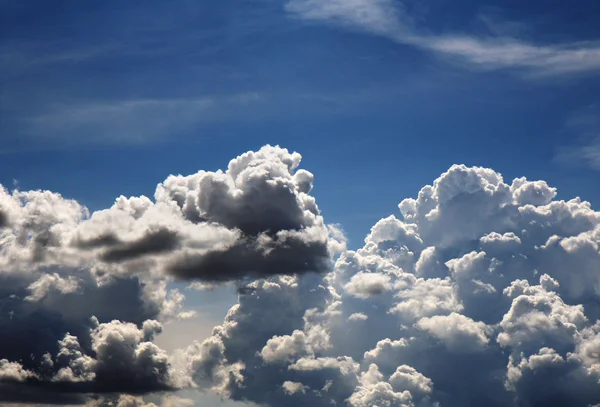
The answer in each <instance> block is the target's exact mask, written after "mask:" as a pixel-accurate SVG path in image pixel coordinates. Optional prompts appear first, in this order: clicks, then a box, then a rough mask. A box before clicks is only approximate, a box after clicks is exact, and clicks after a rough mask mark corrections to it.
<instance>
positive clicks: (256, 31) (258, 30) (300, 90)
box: [0, 0, 600, 246]
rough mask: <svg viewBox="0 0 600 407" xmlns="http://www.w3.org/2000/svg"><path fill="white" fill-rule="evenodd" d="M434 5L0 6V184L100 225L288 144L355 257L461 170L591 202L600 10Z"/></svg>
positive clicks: (361, 0) (556, 5) (585, 5)
mask: <svg viewBox="0 0 600 407" xmlns="http://www.w3.org/2000/svg"><path fill="white" fill-rule="evenodd" d="M421 3H422V2H416V1H406V2H404V3H403V4H401V3H399V2H394V1H387V0H386V1H384V0H378V1H367V0H352V1H341V0H338V1H332V2H329V3H328V2H322V1H292V2H288V3H286V2H282V1H268V0H264V1H237V2H232V1H223V2H197V1H171V2H160V1H150V2H127V3H126V4H125V3H123V2H111V1H107V2H103V3H102V4H101V5H91V4H86V3H81V2H75V1H61V2H52V3H48V2H27V4H26V5H25V3H22V2H15V1H4V2H2V8H3V12H2V17H1V18H2V26H3V27H4V34H5V35H4V36H3V41H2V45H1V47H2V64H1V65H0V69H1V71H2V72H1V73H2V79H1V83H0V85H1V88H2V98H1V99H0V101H1V102H0V103H1V105H0V109H1V110H0V114H1V118H2V122H1V126H2V127H1V134H2V145H1V150H2V151H1V154H2V163H1V164H0V165H1V166H2V168H1V174H2V176H1V179H0V181H2V183H3V184H5V185H11V183H12V182H13V179H15V180H17V181H18V182H19V185H21V187H22V188H24V189H29V188H49V189H52V190H56V191H60V192H62V193H63V194H65V195H67V196H70V197H74V198H77V199H79V200H81V201H82V202H84V203H86V204H88V205H89V206H90V207H91V208H100V207H104V206H106V205H107V204H109V203H110V202H111V201H112V200H113V199H114V197H115V196H118V195H120V194H124V195H136V194H142V193H145V194H151V193H152V191H153V189H154V186H155V184H156V183H157V182H159V181H161V180H162V179H164V178H165V176H166V175H168V174H170V173H183V174H187V173H192V172H195V171H196V170H198V169H216V168H223V167H224V166H225V165H226V163H227V161H228V160H229V159H230V158H232V157H234V156H235V155H237V154H239V153H241V152H243V151H246V150H248V149H256V148H259V147H260V146H261V145H263V144H265V143H272V144H280V145H282V146H284V147H287V148H290V149H294V150H297V151H299V152H300V153H302V154H303V156H304V167H305V168H307V169H309V170H311V171H312V172H313V173H315V174H316V176H317V182H316V191H315V193H316V196H317V199H318V202H319V204H320V205H321V207H322V210H323V211H324V213H325V215H326V216H327V219H328V220H329V221H334V222H339V223H341V224H342V225H343V226H344V228H345V229H346V231H347V232H348V234H349V236H350V238H351V241H352V243H351V244H352V245H354V246H356V245H358V244H360V241H361V240H362V236H363V235H364V234H365V233H366V231H367V230H368V228H369V227H370V225H372V224H373V222H374V221H375V220H377V219H379V218H381V216H382V215H384V214H386V213H390V212H391V211H394V209H395V205H396V204H397V202H399V201H400V200H401V199H402V198H403V197H406V196H412V195H414V194H415V193H416V192H417V191H418V188H419V187H420V186H422V185H424V184H425V183H428V182H431V180H432V179H433V178H434V177H436V176H437V175H439V174H440V173H441V172H442V171H443V170H445V169H446V168H447V167H448V166H449V165H451V164H453V163H466V164H477V165H483V166H491V167H493V168H494V169H496V170H497V171H500V172H502V173H503V174H505V176H506V177H507V178H511V177H514V176H521V175H525V176H527V177H528V178H532V179H533V178H541V179H546V180H548V181H549V182H550V183H552V184H553V185H555V186H557V187H558V188H559V191H560V192H561V193H563V194H565V195H566V196H572V195H575V194H577V195H582V197H583V198H586V199H589V200H592V201H593V200H595V199H597V196H596V192H595V191H594V189H595V188H594V186H595V185H596V184H595V182H596V174H595V173H594V172H593V168H590V167H593V165H585V164H593V160H592V159H588V160H581V159H578V157H581V156H582V155H585V154H584V150H583V149H582V147H586V146H588V147H589V145H590V144H591V147H592V148H591V150H592V153H593V151H595V150H594V149H593V147H594V144H593V143H594V138H593V136H592V137H591V138H590V133H593V132H595V131H597V126H598V122H597V121H596V122H594V121H593V120H591V119H589V118H588V119H586V120H587V122H588V124H587V127H586V128H582V127H585V126H583V125H574V124H573V122H574V121H576V120H577V119H576V118H577V117H581V116H586V115H587V116H589V117H592V118H593V117H597V116H598V112H599V109H600V107H599V106H598V103H599V101H598V100H597V94H598V87H599V86H600V81H599V80H598V76H597V75H596V73H597V72H598V71H599V68H600V45H599V44H598V43H596V42H595V41H596V40H597V39H598V38H600V28H599V27H600V26H599V25H598V24H597V23H598V18H597V17H596V16H597V14H598V13H597V11H599V10H598V9H599V7H600V6H599V5H598V4H597V2H594V1H582V2H578V4H577V7H572V6H567V5H566V4H564V3H563V2H527V4H523V3H522V2H516V1H510V2H500V3H494V2H485V3H484V2H474V1H460V2H456V1H453V2H450V1H442V0H437V1H430V2H427V3H426V4H421ZM365 10H366V11H365ZM361 13H363V14H361ZM449 44H450V45H449ZM584 121H585V120H584ZM582 143H584V144H582ZM585 143H588V144H587V145H586V144H585ZM565 149H566V150H568V154H565ZM588 156H589V154H588ZM573 164H577V165H576V166H574V165H573ZM582 164H583V165H582ZM596 167H598V165H596ZM340 208H343V209H342V210H340Z"/></svg>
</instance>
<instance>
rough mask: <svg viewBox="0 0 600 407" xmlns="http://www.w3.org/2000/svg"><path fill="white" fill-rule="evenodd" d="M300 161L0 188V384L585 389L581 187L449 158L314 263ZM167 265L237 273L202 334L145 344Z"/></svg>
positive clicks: (312, 394) (428, 401)
mask: <svg viewBox="0 0 600 407" xmlns="http://www.w3.org/2000/svg"><path fill="white" fill-rule="evenodd" d="M299 160H300V157H299V156H298V155H296V154H290V153H289V152H287V151H286V150H283V149H279V148H276V147H264V148H263V149H261V150H260V151H258V152H256V153H247V154H244V155H242V156H240V157H238V158H237V159H234V160H233V161H232V162H231V163H230V165H229V168H228V170H227V171H222V172H199V173H198V174H195V175H192V176H189V177H183V176H172V177H169V178H168V179H167V180H166V181H165V182H163V183H162V184H160V185H159V187H158V188H157V193H156V196H155V199H154V200H150V199H148V198H144V197H138V198H129V199H127V198H119V199H118V200H117V202H116V203H115V205H114V206H113V207H111V208H109V209H107V210H104V211H100V212H96V213H94V214H91V215H89V214H88V213H87V211H86V210H85V208H83V207H81V206H80V205H79V204H77V203H76V202H74V201H68V200H65V199H63V198H62V197H60V196H59V195H56V194H52V193H47V192H35V191H34V192H21V191H14V192H12V193H8V192H7V191H5V190H3V191H2V192H3V193H2V194H1V195H0V202H1V203H2V206H1V207H0V213H2V214H3V219H4V220H3V222H4V223H3V225H4V226H3V228H2V229H1V231H0V234H1V239H2V240H1V242H2V251H1V252H0V253H1V254H2V256H1V257H0V265H1V267H0V278H1V279H2V283H3V284H2V285H0V294H1V295H0V301H1V302H0V395H1V396H0V397H1V398H2V401H30V402H36V401H41V400H44V401H46V402H47V401H48V400H50V401H51V402H54V403H63V404H66V403H78V402H82V401H85V397H86V396H85V395H86V394H96V395H99V396H100V397H101V398H102V397H104V398H110V397H112V396H111V394H113V393H122V394H123V395H121V396H119V398H115V399H114V401H111V403H113V405H116V404H117V403H121V404H122V405H124V406H128V405H133V406H138V405H140V406H144V405H147V404H148V401H145V399H144V398H143V397H142V395H143V394H144V393H149V392H163V391H169V390H172V389H182V388H186V389H198V390H200V391H209V390H210V391H214V392H217V393H218V394H220V395H221V396H222V397H224V398H230V399H233V400H239V401H248V402H254V403H256V404H258V405H265V406H281V405H286V406H291V407H296V406H298V407H300V406H306V405H311V406H316V407H320V406H323V407H324V406H329V405H331V404H336V405H349V406H354V407H375V406H407V407H433V406H436V407H438V406H446V407H458V406H464V405H486V406H498V407H500V406H539V405H569V406H574V407H579V406H581V407H587V406H589V405H595V404H598V403H600V386H599V385H598V383H599V380H600V358H599V357H598V355H599V354H600V339H599V338H600V323H598V322H597V321H598V319H599V318H600V307H599V306H598V304H599V292H600V274H599V273H598V270H599V268H600V254H599V253H600V251H599V249H598V248H599V247H600V212H596V211H594V210H593V209H592V207H591V205H590V204H589V203H588V202H583V201H581V200H580V199H579V198H574V199H571V200H567V201H564V200H556V196H557V191H556V189H555V188H552V187H551V186H549V185H548V184H547V183H546V182H543V181H529V180H527V179H525V178H517V179H515V180H514V181H512V182H510V183H509V182H506V181H505V180H504V178H503V177H502V175H501V174H499V173H497V172H495V171H493V170H491V169H486V168H480V167H466V166H464V165H454V166H452V167H451V168H450V169H449V170H448V171H446V172H445V173H443V174H442V175H441V176H440V177H438V178H437V179H436V180H434V182H433V183H432V184H431V185H427V186H425V187H423V188H422V189H421V190H420V191H419V193H418V195H417V196H416V197H415V198H407V199H404V200H403V201H402V202H400V204H399V209H400V215H401V216H394V215H392V216H389V217H386V218H384V219H382V220H380V221H379V222H377V223H376V224H375V225H374V226H373V227H372V229H371V230H370V232H369V233H368V235H367V236H366V238H365V243H364V245H363V246H362V247H361V248H359V249H358V250H342V251H341V252H340V253H339V256H338V257H337V259H336V260H335V264H334V266H333V267H332V268H328V266H330V265H332V263H331V259H332V254H333V253H334V252H336V251H339V250H340V249H341V248H342V247H343V238H342V236H341V233H340V232H339V230H337V229H334V228H332V227H329V226H327V225H326V224H325V223H324V221H323V219H322V218H321V216H320V214H319V211H318V207H317V206H316V203H315V200H314V198H313V197H311V196H310V195H309V192H310V188H311V184H312V175H310V174H309V173H308V172H306V171H304V170H299V169H297V167H298V164H299ZM234 255H235V256H238V258H235V259H232V258H231V257H232V256H234ZM310 271H317V272H320V273H311V272H310ZM169 279H187V280H194V281H195V282H196V284H193V286H192V288H196V289H206V288H209V287H211V286H213V285H214V284H218V283H222V282H227V281H234V282H236V284H238V286H239V287H240V288H239V291H238V293H239V295H238V303H237V304H235V305H234V306H233V307H232V308H231V309H230V310H229V312H228V313H227V316H226V317H225V320H224V321H223V323H222V324H221V325H219V326H216V327H215V328H214V329H213V332H212V335H211V336H210V337H209V338H207V339H205V340H203V341H196V342H193V343H191V344H190V345H189V346H187V347H185V348H183V349H179V350H177V351H175V352H173V353H171V354H167V353H166V352H165V351H164V350H162V349H160V348H159V347H157V346H156V345H155V344H154V343H153V339H154V337H155V336H156V335H159V334H160V332H161V331H162V330H164V329H168V321H169V319H170V318H177V317H178V316H185V315H187V314H186V311H185V310H184V309H183V308H182V303H183V300H184V298H183V295H182V294H181V293H179V292H178V291H169V290H167V283H166V282H167V281H168V280H169ZM103 394H104V395H103ZM150 405H151V404H150Z"/></svg>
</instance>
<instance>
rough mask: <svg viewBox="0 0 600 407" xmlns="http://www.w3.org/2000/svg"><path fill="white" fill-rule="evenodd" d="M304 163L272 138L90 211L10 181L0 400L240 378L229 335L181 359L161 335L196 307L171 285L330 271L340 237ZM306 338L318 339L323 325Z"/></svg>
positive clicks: (72, 397) (2, 239)
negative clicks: (224, 162) (221, 164)
mask: <svg viewBox="0 0 600 407" xmlns="http://www.w3.org/2000/svg"><path fill="white" fill-rule="evenodd" d="M300 161H301V156H300V154H298V153H290V152H288V151H287V150H285V149H282V148H279V147H271V146H265V147H263V148H262V149H260V150H259V151H257V152H248V153H245V154H243V155H241V156H239V157H237V158H235V159H233V160H231V162H230V163H229V166H228V168H227V170H226V171H217V172H207V171H200V172H198V173H197V174H193V175H190V176H187V177H186V176H181V175H178V176H170V177H168V178H167V179H166V180H165V181H164V182H162V183H161V184H159V185H158V187H157V189H156V194H155V197H154V199H153V200H151V199H149V198H147V197H131V198H125V197H119V198H117V199H116V201H115V203H114V205H113V206H112V207H110V208H108V209H104V210H100V211H96V212H94V213H91V214H90V213H89V211H88V210H87V209H86V208H85V207H83V206H82V205H80V204H79V203H78V202H76V201H74V200H69V199H65V198H64V197H62V196H61V195H59V194H57V193H53V192H50V191H20V190H13V191H9V190H7V189H5V188H3V187H0V214H1V218H0V219H1V220H2V224H1V225H0V402H5V401H6V402H8V401H20V402H36V401H40V400H43V401H45V402H50V403H65V402H73V403H79V402H84V401H85V400H86V397H87V395H88V394H91V395H101V394H106V393H127V394H134V395H139V394H145V393H152V392H163V391H170V390H175V389H180V388H185V387H189V386H190V385H191V384H192V383H195V382H194V380H195V379H198V378H199V377H200V376H202V375H208V378H207V380H211V381H214V380H217V378H221V379H222V380H224V381H227V380H231V381H232V383H235V382H236V380H238V379H240V380H241V376H239V374H238V373H236V372H238V371H239V370H241V369H242V365H241V364H240V365H234V367H232V366H230V365H226V364H225V363H224V362H223V361H220V360H219V355H220V352H221V348H222V346H223V345H222V343H220V342H219V341H218V340H214V341H213V342H211V343H210V344H204V345H202V346H200V345H198V347H194V346H191V347H190V350H189V352H188V353H190V357H188V358H186V359H185V360H184V361H183V365H185V366H183V367H182V366H181V365H180V364H179V360H178V359H177V355H172V354H171V355H169V354H167V352H166V351H165V350H163V349H161V348H159V347H158V346H157V345H156V344H155V343H154V342H153V341H154V339H155V337H156V336H157V335H159V334H161V333H162V331H163V329H164V326H165V325H164V324H167V325H168V323H169V322H170V321H172V320H175V319H187V318H193V317H194V316H195V313H194V311H191V310H185V309H183V302H184V300H185V297H184V295H183V294H182V293H181V292H179V291H178V290H176V289H171V290H169V289H168V286H167V283H168V282H169V281H174V280H186V281H193V282H195V283H196V284H194V285H193V288H198V286H207V285H213V286H214V285H215V284H218V283H227V282H237V284H238V285H244V284H248V286H249V287H251V290H252V287H254V286H255V285H254V284H253V283H252V280H255V279H260V278H268V277H270V276H274V275H288V276H294V275H300V274H305V273H315V274H317V275H318V273H325V272H327V271H328V270H330V269H331V267H332V266H333V262H332V258H331V256H332V254H333V253H334V251H336V250H341V249H343V247H344V241H343V235H341V234H340V233H339V231H338V230H337V229H335V227H333V226H329V225H326V224H325V223H324V220H323V218H322V217H321V215H320V212H319V209H318V206H317V205H316V202H315V199H314V197H312V196H311V195H310V191H311V189H312V183H313V175H312V174H311V173H309V172H308V171H306V170H303V169H298V166H299V164H300ZM289 278H293V277H289ZM290 281H291V280H290ZM299 332H300V331H299ZM301 335H305V334H304V332H301ZM307 341H308V343H309V344H310V346H313V347H315V349H317V348H318V342H319V341H318V335H317V333H309V334H308V336H307ZM192 350H195V351H197V352H199V353H200V355H204V354H205V353H206V355H208V356H210V357H212V358H214V361H212V362H207V361H206V360H204V359H202V360H200V361H196V360H197V359H198V357H196V356H194V355H193V354H192ZM203 352H204V353H203ZM208 356H207V357H208ZM267 358H268V357H267ZM188 364H189V365H191V366H192V367H193V369H196V370H198V372H197V373H196V374H195V375H194V376H191V375H189V374H188V373H189V371H190V368H189V367H187V365H188ZM236 375H237V376H236ZM195 385H196V384H194V386H195ZM232 385H233V384H232ZM224 388H225V387H224ZM136 397H137V396H136ZM118 403H120V404H119V405H121V404H123V403H125V404H123V405H140V406H141V405H144V406H145V405H146V404H143V403H144V402H143V401H142V399H140V398H135V397H134V398H127V397H125V396H124V398H122V399H120V400H119V401H118ZM132 403H133V404H132ZM136 403H137V404H136ZM140 403H142V404H140Z"/></svg>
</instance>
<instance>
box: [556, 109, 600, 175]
mask: <svg viewBox="0 0 600 407" xmlns="http://www.w3.org/2000/svg"><path fill="white" fill-rule="evenodd" d="M565 132H566V133H567V134H568V135H569V136H573V137H574V138H575V140H576V142H574V143H573V142H572V143H568V144H564V145H561V146H558V148H557V151H556V155H555V157H554V161H555V162H557V163H560V164H565V165H569V166H575V167H587V168H590V169H592V170H596V171H600V107H599V106H598V105H596V104H594V105H591V106H587V107H586V108H584V109H581V110H579V111H577V112H574V113H572V114H571V115H570V117H569V118H568V119H567V121H566V124H565Z"/></svg>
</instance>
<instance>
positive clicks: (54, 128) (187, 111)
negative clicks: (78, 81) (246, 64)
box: [25, 93, 263, 144]
mask: <svg viewBox="0 0 600 407" xmlns="http://www.w3.org/2000/svg"><path fill="white" fill-rule="evenodd" d="M262 101H263V96H262V95H261V94H258V93H241V94H234V95H229V96H215V97H211V96H206V97H198V98H193V99H133V100H118V101H113V102H91V103H84V104H74V103H73V104H62V105H56V106H53V107H51V108H49V109H48V110H47V111H44V112H40V113H37V114H34V115H32V116H31V117H29V118H27V119H26V120H25V127H26V128H27V130H26V133H27V134H29V135H30V136H35V137H37V138H38V139H39V138H40V137H42V138H46V139H47V140H56V141H69V142H84V143H90V142H92V143H94V142H96V143H115V142H118V143H123V144H137V143H145V142H148V141H154V140H157V139H161V138H165V137H169V136H171V135H173V134H174V133H180V132H183V131H185V130H187V129H188V128H189V127H191V126H194V125H196V124H198V123H206V122H214V121H220V120H225V119H227V117H229V116H230V110H232V109H233V108H246V109H249V108H251V107H252V105H255V104H257V103H261V102H262Z"/></svg>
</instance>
